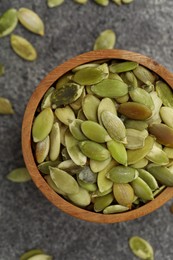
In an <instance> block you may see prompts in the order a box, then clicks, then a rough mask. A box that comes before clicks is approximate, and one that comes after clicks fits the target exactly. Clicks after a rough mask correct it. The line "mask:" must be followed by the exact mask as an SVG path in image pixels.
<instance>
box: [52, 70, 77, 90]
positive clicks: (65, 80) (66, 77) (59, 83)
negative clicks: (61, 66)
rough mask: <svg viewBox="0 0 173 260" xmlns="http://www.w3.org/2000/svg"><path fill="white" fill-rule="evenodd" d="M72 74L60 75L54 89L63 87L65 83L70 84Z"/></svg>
mask: <svg viewBox="0 0 173 260" xmlns="http://www.w3.org/2000/svg"><path fill="white" fill-rule="evenodd" d="M72 75H73V74H72V72H67V73H65V74H64V75H62V76H61V77H60V78H59V79H58V80H57V82H56V85H55V88H56V89H59V88H61V87H63V86H64V85H65V84H66V83H70V80H71V78H72Z"/></svg>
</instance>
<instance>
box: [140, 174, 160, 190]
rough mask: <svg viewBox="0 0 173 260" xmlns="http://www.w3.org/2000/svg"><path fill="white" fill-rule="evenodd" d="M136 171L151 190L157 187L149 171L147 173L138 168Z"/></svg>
mask: <svg viewBox="0 0 173 260" xmlns="http://www.w3.org/2000/svg"><path fill="white" fill-rule="evenodd" d="M138 172H139V177H140V178H141V179H142V180H143V181H145V182H146V183H147V184H148V186H149V187H150V189H151V190H152V191H154V190H156V189H158V188H159V186H158V183H157V181H156V179H155V178H154V177H153V175H152V174H151V173H149V172H148V171H146V170H144V169H138Z"/></svg>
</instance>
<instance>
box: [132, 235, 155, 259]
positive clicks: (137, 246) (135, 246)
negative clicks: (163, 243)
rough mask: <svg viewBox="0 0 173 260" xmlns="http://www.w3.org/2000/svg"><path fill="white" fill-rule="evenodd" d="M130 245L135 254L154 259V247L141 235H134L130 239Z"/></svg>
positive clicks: (142, 257) (141, 257)
mask: <svg viewBox="0 0 173 260" xmlns="http://www.w3.org/2000/svg"><path fill="white" fill-rule="evenodd" d="M129 246H130V249H131V250H132V252H133V254H134V255H136V256H137V257H139V258H140V259H145V260H147V259H148V260H154V253H153V248H152V247H151V245H150V244H149V243H148V242H147V241H146V240H144V239H143V238H141V237H139V236H133V237H131V238H130V239H129Z"/></svg>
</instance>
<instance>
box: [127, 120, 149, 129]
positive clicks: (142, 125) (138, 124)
mask: <svg viewBox="0 0 173 260" xmlns="http://www.w3.org/2000/svg"><path fill="white" fill-rule="evenodd" d="M124 125H125V127H126V128H127V129H128V128H131V129H136V130H138V131H143V130H144V129H146V128H147V127H148V124H147V123H146V122H145V121H140V120H131V119H127V120H125V121H124Z"/></svg>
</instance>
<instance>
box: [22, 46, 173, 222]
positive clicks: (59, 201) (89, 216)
mask: <svg viewBox="0 0 173 260" xmlns="http://www.w3.org/2000/svg"><path fill="white" fill-rule="evenodd" d="M101 59H123V60H131V61H136V62H138V63H139V64H141V65H144V66H145V67H147V68H148V69H150V70H152V71H154V72H155V73H157V74H158V75H159V76H160V77H161V78H162V79H163V80H165V81H166V82H167V83H168V84H169V86H170V87H171V88H173V74H172V73H170V72H169V71H168V70H167V69H166V68H164V67H163V66H161V65H160V64H158V63H157V62H156V61H154V60H152V59H151V58H149V57H146V56H144V55H141V54H138V53H134V52H130V51H126V50H98V51H91V52H88V53H84V54H81V55H79V56H76V57H75V58H72V59H70V60H68V61H66V62H65V63H64V64H62V65H60V66H58V67H56V68H55V69H54V70H53V71H51V72H50V73H49V74H48V75H47V76H46V77H45V78H44V79H43V80H42V81H41V82H40V84H39V85H38V87H37V88H36V90H35V91H34V93H33V95H32V96H31V98H30V100H29V102H28V105H27V107H26V111H25V114H24V119H23V125H22V149H23V156H24V160H25V163H26V167H27V169H28V171H29V173H30V175H31V177H32V179H33V181H34V182H35V184H36V186H37V187H38V188H39V190H40V191H41V192H42V193H43V194H44V195H45V196H46V198H47V199H48V200H49V201H50V202H51V203H52V204H54V205H55V206H56V207H57V208H59V209H61V210H62V211H64V212H66V213H68V214H70V215H72V216H74V217H77V218H80V219H82V220H86V221H91V222H98V223H114V222H122V221H127V220H132V219H135V218H139V217H141V216H144V215H147V214H149V213H151V212H152V211H154V210H156V209H157V208H159V207H160V206H162V205H163V204H164V203H166V202H167V201H168V200H169V199H171V198H172V197H173V188H170V187H168V188H166V189H165V190H164V191H162V192H161V194H160V195H158V196H157V197H156V198H155V199H154V200H153V201H150V202H148V203H147V204H145V205H143V206H141V207H139V208H137V209H134V210H131V211H128V212H124V213H118V214H110V215H104V214H102V213H94V212H90V211H87V210H85V209H81V208H79V207H77V206H74V205H73V204H71V203H69V202H68V201H66V200H65V199H63V198H62V197H61V196H59V195H58V194H57V193H56V192H54V191H53V190H52V189H51V188H50V187H49V185H48V184H47V182H46V181H45V180H44V178H43V177H42V176H41V174H40V172H39V171H38V169H37V166H36V163H35V160H34V156H33V152H32V147H31V128H32V123H33V118H34V114H35V112H36V109H37V107H38V105H39V103H40V100H41V99H42V97H43V95H44V94H45V92H46V91H47V90H48V88H49V87H50V86H51V85H52V84H53V83H54V82H55V81H56V80H57V79H58V78H60V77H61V76H62V75H63V74H65V73H66V72H68V71H70V70H72V69H73V68H75V67H76V66H79V65H81V64H84V63H88V62H93V61H96V60H101Z"/></svg>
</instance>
